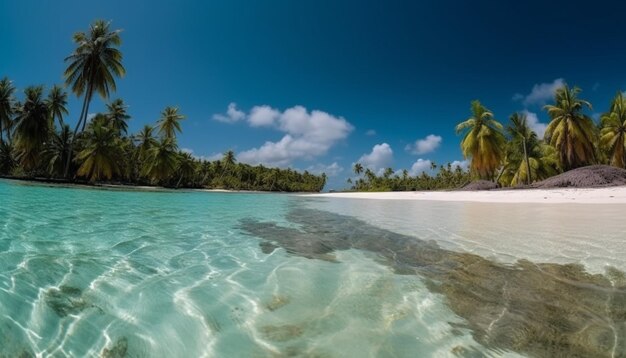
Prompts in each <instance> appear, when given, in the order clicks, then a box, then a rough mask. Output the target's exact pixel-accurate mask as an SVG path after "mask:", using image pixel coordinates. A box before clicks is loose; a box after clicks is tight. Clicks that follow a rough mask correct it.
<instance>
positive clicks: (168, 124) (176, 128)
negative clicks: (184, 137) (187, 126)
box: [157, 107, 185, 140]
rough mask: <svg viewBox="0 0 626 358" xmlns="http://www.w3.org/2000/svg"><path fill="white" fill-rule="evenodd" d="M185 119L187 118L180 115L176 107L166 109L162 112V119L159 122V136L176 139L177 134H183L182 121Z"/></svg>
mask: <svg viewBox="0 0 626 358" xmlns="http://www.w3.org/2000/svg"><path fill="white" fill-rule="evenodd" d="M183 119H185V116H183V115H182V114H180V113H178V108H176V107H165V109H164V110H163V112H161V118H159V120H158V121H157V126H158V127H159V134H160V135H161V136H163V137H164V138H166V139H172V140H175V139H176V132H178V133H181V132H182V130H181V128H180V121H181V120H183Z"/></svg>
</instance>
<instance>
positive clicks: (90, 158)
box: [76, 122, 123, 182]
mask: <svg viewBox="0 0 626 358" xmlns="http://www.w3.org/2000/svg"><path fill="white" fill-rule="evenodd" d="M85 142H86V144H85V148H84V149H83V150H82V151H80V153H78V156H77V157H76V159H77V161H78V162H81V165H80V167H79V168H78V172H77V174H78V175H79V176H82V177H86V178H87V179H89V181H91V182H95V181H99V180H101V179H107V180H109V179H111V178H112V177H113V176H115V175H118V174H120V173H121V168H122V165H121V161H120V158H123V156H122V153H121V146H120V139H119V138H118V137H117V135H116V133H115V131H114V130H113V129H112V128H109V127H107V126H105V125H102V123H100V122H95V123H94V125H93V126H90V129H89V131H88V132H87V136H86V138H85Z"/></svg>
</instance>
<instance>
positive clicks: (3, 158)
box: [0, 20, 326, 191]
mask: <svg viewBox="0 0 626 358" xmlns="http://www.w3.org/2000/svg"><path fill="white" fill-rule="evenodd" d="M74 42H75V44H76V48H75V50H74V51H73V52H72V53H71V54H70V55H69V56H68V57H67V58H66V59H65V61H66V62H67V69H66V71H65V85H66V87H67V88H70V89H71V91H72V92H73V93H74V94H75V95H76V96H77V97H79V98H82V100H83V104H82V109H81V112H80V115H79V117H78V121H77V123H76V126H75V127H74V129H72V128H71V127H70V126H69V125H68V124H66V123H65V118H66V117H67V116H68V114H69V112H68V109H67V101H68V94H67V92H66V91H65V89H64V88H63V87H61V86H53V87H52V88H50V89H49V90H48V91H46V89H45V88H44V87H43V86H30V87H26V89H25V90H24V91H23V95H21V96H19V95H18V93H16V88H15V87H14V85H13V83H12V82H11V81H10V80H9V79H8V78H4V79H2V80H0V175H4V176H13V177H23V178H34V177H40V178H49V179H64V180H68V181H88V182H103V181H105V182H117V183H124V184H134V185H161V186H166V187H176V188H179V187H189V188H224V189H237V190H267V191H320V190H322V188H323V187H324V185H325V183H326V175H324V174H322V175H319V176H318V175H313V174H311V173H308V172H306V171H305V172H304V173H300V172H296V171H294V170H291V169H278V168H267V167H264V166H262V165H259V166H250V165H247V164H242V163H237V161H236V158H235V154H234V153H233V152H232V151H228V152H226V153H224V156H223V157H222V159H220V160H216V161H207V160H202V159H197V158H195V157H193V156H192V155H191V154H189V153H186V152H183V151H181V150H180V148H179V147H178V142H177V134H179V133H181V132H182V127H181V121H182V120H183V119H184V118H185V117H184V116H183V115H182V114H181V113H180V112H179V109H178V108H175V107H166V108H165V109H164V110H163V111H162V112H161V115H160V117H159V118H158V120H157V122H156V124H155V125H154V126H149V125H146V126H145V127H144V128H143V129H141V130H140V131H139V132H138V133H133V134H129V133H128V121H129V120H130V118H131V117H130V115H129V114H128V112H127V106H126V105H125V103H124V101H123V100H121V99H115V100H110V94H111V92H113V91H115V89H116V82H115V80H116V78H120V77H122V76H123V75H124V74H125V70H124V67H123V65H122V53H121V52H120V51H119V49H118V47H119V45H120V44H121V38H120V32H119V31H111V30H110V25H109V23H107V22H104V21H101V20H98V21H95V22H94V23H93V24H92V25H91V26H90V28H89V31H87V32H78V33H76V34H75V35H74ZM94 94H98V95H99V96H100V97H101V98H102V100H104V101H106V103H107V105H106V112H105V113H98V114H96V115H95V116H93V117H92V118H91V117H90V116H89V107H90V104H91V102H92V100H93V96H94Z"/></svg>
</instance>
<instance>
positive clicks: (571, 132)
mask: <svg viewBox="0 0 626 358" xmlns="http://www.w3.org/2000/svg"><path fill="white" fill-rule="evenodd" d="M579 93H580V89H579V88H577V87H574V88H569V87H568V86H567V85H565V86H563V87H561V88H559V89H558V90H557V91H556V95H555V97H554V102H555V103H554V105H547V106H545V107H544V108H545V109H546V110H547V111H548V115H549V116H550V118H551V119H552V120H551V121H550V123H549V124H548V127H547V128H546V133H545V140H546V142H548V143H550V145H552V146H553V147H554V148H555V149H556V150H557V152H558V154H559V159H560V160H561V164H562V166H563V169H564V170H570V169H574V168H578V167H581V166H584V165H588V164H591V163H593V162H594V161H595V152H594V146H593V144H594V141H595V137H596V132H595V126H594V123H593V121H592V120H591V118H589V116H587V115H585V114H584V113H582V111H583V109H584V107H587V108H589V109H591V103H589V102H587V101H584V100H581V99H579V98H578V94H579Z"/></svg>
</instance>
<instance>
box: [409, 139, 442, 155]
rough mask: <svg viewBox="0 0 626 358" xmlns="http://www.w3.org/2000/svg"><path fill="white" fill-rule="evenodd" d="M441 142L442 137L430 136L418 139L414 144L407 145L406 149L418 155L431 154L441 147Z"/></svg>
mask: <svg viewBox="0 0 626 358" xmlns="http://www.w3.org/2000/svg"><path fill="white" fill-rule="evenodd" d="M441 141H442V138H441V136H438V135H434V134H429V135H427V136H426V138H423V139H418V140H416V141H415V143H414V144H409V145H407V146H406V148H405V149H406V150H407V151H410V152H411V153H413V154H417V155H420V154H426V153H431V152H434V151H435V150H436V149H437V148H438V147H439V145H440V144H441Z"/></svg>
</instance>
